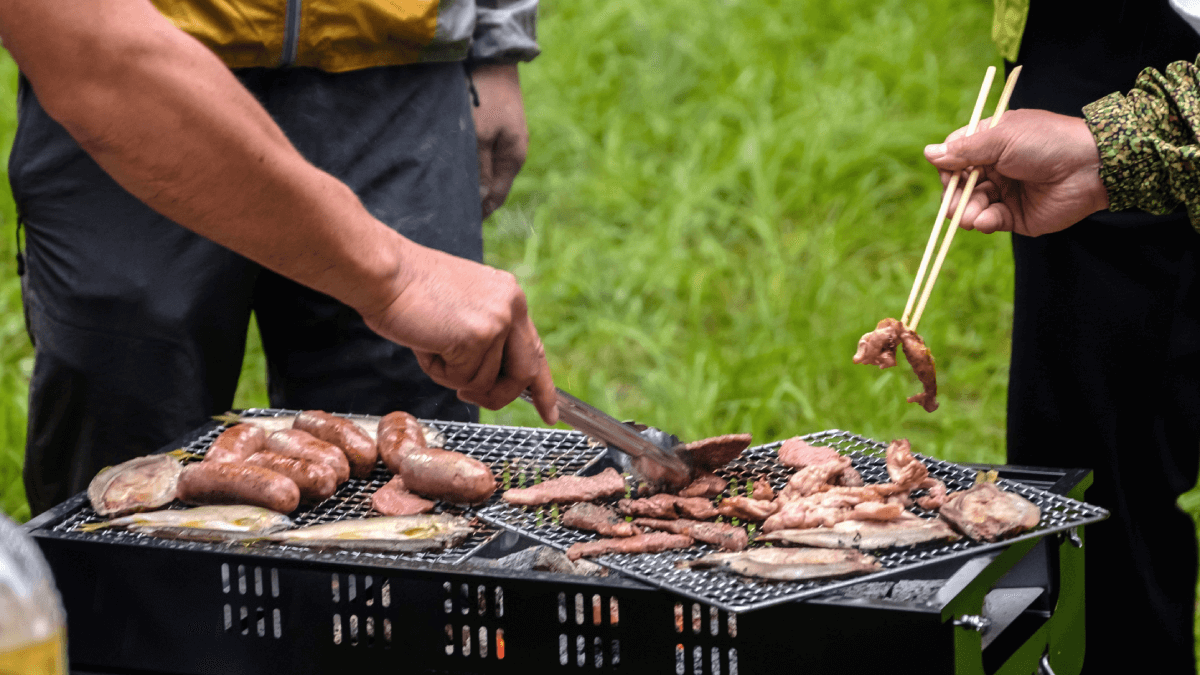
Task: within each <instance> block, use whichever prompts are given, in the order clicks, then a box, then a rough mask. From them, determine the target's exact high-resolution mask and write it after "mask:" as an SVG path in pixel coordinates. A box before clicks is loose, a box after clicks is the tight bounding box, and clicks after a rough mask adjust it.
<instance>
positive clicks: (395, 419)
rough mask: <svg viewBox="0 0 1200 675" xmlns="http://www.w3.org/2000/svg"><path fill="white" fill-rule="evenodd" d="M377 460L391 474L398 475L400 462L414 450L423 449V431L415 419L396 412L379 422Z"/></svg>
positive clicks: (400, 411) (401, 411)
mask: <svg viewBox="0 0 1200 675" xmlns="http://www.w3.org/2000/svg"><path fill="white" fill-rule="evenodd" d="M376 436H377V437H378V438H379V458H380V459H382V460H383V463H384V464H386V465H387V468H388V470H389V471H391V472H392V473H395V474H398V473H400V460H401V459H403V457H404V456H405V455H407V454H408V453H410V452H412V451H413V450H414V449H416V448H424V447H425V430H424V429H422V428H421V423H420V422H418V421H417V418H415V417H413V416H412V415H410V414H408V413H406V412H404V411H403V410H397V411H396V412H394V413H389V414H387V415H384V416H383V419H381V420H379V431H378V433H376Z"/></svg>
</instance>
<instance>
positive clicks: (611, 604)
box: [608, 596, 621, 626]
mask: <svg viewBox="0 0 1200 675" xmlns="http://www.w3.org/2000/svg"><path fill="white" fill-rule="evenodd" d="M608 622H609V623H610V624H612V625H614V626H616V625H617V624H619V623H621V608H620V604H619V603H618V602H617V598H616V597H615V596H614V597H611V598H609V599H608Z"/></svg>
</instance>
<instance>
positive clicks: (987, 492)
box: [940, 482, 1042, 541]
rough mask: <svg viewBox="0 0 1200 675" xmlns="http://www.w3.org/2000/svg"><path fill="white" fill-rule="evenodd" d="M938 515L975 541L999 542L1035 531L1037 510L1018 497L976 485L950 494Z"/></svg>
mask: <svg viewBox="0 0 1200 675" xmlns="http://www.w3.org/2000/svg"><path fill="white" fill-rule="evenodd" d="M940 513H941V515H942V517H943V518H945V519H946V520H948V521H949V522H950V524H951V525H953V526H954V529H956V530H958V531H959V532H962V533H963V534H965V535H967V536H968V537H970V538H972V539H974V540H975V541H999V540H1001V539H1007V538H1008V537H1012V536H1016V535H1018V534H1020V533H1022V532H1024V531H1025V530H1028V529H1031V528H1033V527H1036V526H1037V524H1038V522H1039V521H1040V520H1041V515H1042V514H1041V509H1039V508H1038V507H1037V505H1036V504H1034V503H1033V502H1031V501H1029V500H1028V499H1025V498H1024V497H1022V496H1021V495H1018V494H1016V493H1013V492H1008V491H1006V490H1002V489H1000V487H998V486H997V485H996V484H995V483H989V482H980V483H976V484H975V486H974V487H972V488H971V489H969V490H962V491H959V492H955V493H953V494H951V495H950V496H949V497H948V498H947V499H946V503H945V504H943V505H942V508H941V510H940Z"/></svg>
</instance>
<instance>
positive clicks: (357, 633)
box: [26, 410, 1105, 675]
mask: <svg viewBox="0 0 1200 675" xmlns="http://www.w3.org/2000/svg"><path fill="white" fill-rule="evenodd" d="M251 412H253V413H254V414H261V415H285V414H292V411H276V410H270V411H251ZM426 423H427V424H429V425H431V426H434V427H435V428H437V429H439V430H440V431H442V432H443V433H444V434H445V436H446V447H447V448H449V449H454V450H458V451H460V452H465V453H467V454H469V455H471V456H473V457H476V458H477V459H480V460H482V461H484V462H485V463H488V464H489V465H490V466H492V468H493V470H494V471H495V472H496V473H497V475H498V476H504V477H505V479H506V480H507V481H508V482H509V484H510V486H514V487H515V486H518V485H520V484H521V483H522V482H524V483H532V482H534V481H535V480H540V479H544V478H547V477H551V476H553V475H563V474H564V473H592V472H595V471H599V470H601V468H603V466H604V465H605V463H606V462H607V461H609V458H608V457H607V456H606V454H605V453H604V451H603V450H601V449H596V448H594V447H593V446H592V445H590V444H589V443H588V439H586V438H585V437H584V436H582V435H581V434H578V433H577V432H570V431H561V430H554V429H529V428H518V427H503V426H493V425H480V424H458V423H445V422H426ZM219 431H220V427H219V426H218V425H216V424H210V425H206V426H205V427H204V428H201V429H199V430H197V431H196V432H195V433H194V434H193V436H192V438H190V439H189V441H190V442H188V443H187V444H186V447H187V449H189V450H191V451H193V452H196V453H202V452H203V451H204V450H206V448H207V446H208V444H209V443H211V441H212V440H213V439H214V438H215V437H216V435H217V434H218V433H219ZM838 434H840V436H838ZM830 435H832V436H836V437H837V438H838V439H840V440H839V442H838V444H839V447H840V448H841V449H842V450H843V451H845V450H852V451H858V454H856V455H855V463H856V466H858V467H859V468H860V471H862V470H863V469H864V468H868V465H869V464H870V456H871V453H870V452H869V451H870V450H874V449H877V447H878V444H874V443H872V442H871V441H867V440H866V439H860V438H858V437H854V436H852V435H850V434H845V433H844V432H823V435H815V436H813V437H809V439H810V440H813V441H815V442H828V441H827V440H826V441H821V440H818V438H817V437H818V436H821V437H822V438H823V437H824V436H830ZM846 443H850V444H865V447H864V448H862V449H859V448H848V447H847V446H846V445H845V444H846ZM773 447H775V446H766V447H765V448H752V449H751V450H749V451H747V456H746V458H745V459H744V461H741V462H740V463H739V464H738V465H735V466H734V467H733V468H731V469H730V473H731V474H736V475H734V476H733V477H735V478H740V477H741V475H740V474H737V472H738V471H742V470H745V471H759V470H760V469H764V468H766V467H764V466H755V465H753V462H762V461H768V458H769V457H770V455H771V454H772V453H771V452H770V450H771V449H772V448H773ZM168 449H170V448H168ZM926 461H927V463H930V464H933V465H934V466H931V469H932V472H933V473H934V474H935V475H937V476H938V477H940V478H943V479H945V477H944V475H943V474H944V473H947V472H950V473H953V471H960V472H967V473H970V474H971V475H973V472H971V471H969V470H967V469H965V468H963V467H955V466H954V465H945V466H941V465H942V464H945V463H935V462H932V461H930V460H926ZM747 462H749V463H750V464H747ZM743 465H745V466H743ZM863 473H864V478H866V479H867V480H868V481H869V482H871V481H874V480H875V477H874V476H872V475H871V474H870V473H869V471H863ZM756 475H761V473H759V474H756ZM771 475H772V482H773V483H775V484H776V485H777V486H779V485H781V484H782V483H781V481H782V479H783V477H784V474H783V473H779V472H776V473H772V474H771ZM1002 476H1003V477H1004V478H1007V479H1010V480H1012V481H1018V482H1019V483H1014V482H1009V483H1006V484H1005V487H1008V488H1010V489H1011V488H1014V487H1016V488H1017V489H1018V490H1019V491H1022V493H1023V494H1026V492H1025V491H1026V490H1029V489H1030V487H1026V486H1033V487H1037V488H1040V489H1037V490H1036V491H1035V492H1034V493H1032V494H1034V496H1035V497H1038V498H1041V499H1049V500H1050V501H1052V502H1055V503H1057V502H1056V501H1055V500H1057V499H1059V498H1060V497H1061V496H1066V497H1069V498H1071V499H1067V500H1065V502H1069V503H1071V504H1079V502H1077V501H1075V500H1079V499H1082V494H1083V490H1084V489H1085V488H1086V487H1087V485H1088V484H1090V480H1091V478H1090V473H1089V472H1086V471H1082V470H1075V471H1064V472H1052V471H1044V470H1017V469H1006V470H1005V471H1003V472H1002ZM388 477H389V476H388V475H387V472H386V471H384V470H382V469H379V470H377V471H376V473H374V474H372V475H371V476H370V477H369V478H368V479H362V480H358V479H351V481H350V483H348V484H346V485H344V486H342V488H340V489H339V491H338V493H337V494H335V495H334V496H333V497H331V498H330V499H329V500H326V501H325V502H322V503H321V504H317V505H315V506H312V507H306V508H304V509H302V510H301V511H300V512H298V513H297V514H293V518H294V520H296V521H297V524H299V525H304V524H312V523H318V522H331V521H335V520H341V519H345V518H354V517H361V516H364V515H367V514H368V512H369V508H370V507H369V495H370V494H371V492H372V491H373V490H374V489H375V488H377V487H379V486H380V485H382V484H383V483H384V482H386V480H387V479H388ZM952 489H953V487H952ZM1026 496H1027V497H1029V494H1026ZM1034 501H1037V499H1035V500H1034ZM507 508H508V507H505V506H503V505H501V504H500V503H499V502H498V498H497V497H493V499H492V500H491V502H490V503H489V505H486V506H485V507H484V508H483V509H481V510H466V511H465V512H462V511H460V512H462V513H465V514H466V515H468V516H470V515H482V516H483V517H484V519H485V520H486V521H490V522H491V523H500V524H499V525H487V524H486V522H485V523H484V524H482V526H481V527H480V528H479V531H478V532H477V533H476V534H475V535H474V536H472V537H471V538H470V539H468V541H467V542H465V543H464V544H463V545H462V546H459V547H457V548H456V549H453V550H447V551H443V552H440V553H413V554H372V553H353V552H314V551H311V550H308V549H304V548H299V547H289V546H282V545H255V546H243V545H237V544H211V543H198V542H175V541H170V540H164V539H158V538H154V537H148V536H144V535H135V534H130V533H124V532H117V531H106V530H100V531H96V532H91V533H88V532H83V531H81V530H80V527H81V526H82V525H84V524H86V523H89V522H95V521H96V520H98V518H97V516H96V515H95V513H94V512H93V511H92V510H91V508H90V506H89V505H88V504H87V500H86V496H84V495H77V496H76V497H74V498H72V499H71V500H68V501H67V502H65V503H63V504H61V505H59V506H58V507H56V508H55V509H52V510H51V511H49V512H47V513H45V514H42V515H41V516H39V517H38V518H36V519H34V520H33V521H31V522H30V523H29V524H28V525H27V526H26V527H27V529H28V530H29V531H30V532H31V534H32V535H33V536H34V537H35V539H36V540H37V541H38V543H39V544H40V545H41V547H42V550H43V552H44V553H45V555H46V557H47V559H48V560H49V562H50V564H51V566H52V568H53V569H54V573H55V578H56V581H57V583H58V586H59V589H60V592H61V594H62V596H63V600H64V604H65V606H66V609H67V614H68V622H69V623H68V643H69V653H70V659H71V664H72V669H73V672H75V673H79V674H83V673H89V674H90V673H97V674H101V673H102V674H104V675H109V674H130V675H151V674H158V673H161V674H163V675H209V674H217V673H220V674H226V673H294V674H297V675H305V674H310V673H311V674H313V675H317V674H325V673H352V672H446V673H509V672H520V673H530V672H533V673H542V672H630V673H641V672H646V673H677V674H678V675H683V674H685V673H694V674H697V675H698V674H700V673H712V674H718V673H720V674H729V675H737V674H738V673H760V672H776V671H785V670H787V671H795V672H813V673H821V672H839V673H842V672H857V671H858V670H866V669H867V668H871V669H876V668H880V667H886V668H887V669H888V670H889V671H894V672H900V673H904V672H914V673H916V672H921V673H939V672H945V673H983V672H986V673H1008V672H1013V673H1017V672H1024V673H1028V672H1033V670H1034V669H1035V668H1037V667H1038V665H1037V664H1038V663H1039V662H1044V665H1045V666H1046V667H1047V669H1048V670H1047V672H1054V670H1053V669H1057V670H1058V672H1074V670H1077V668H1078V665H1077V664H1078V662H1079V661H1080V660H1081V658H1082V599H1083V586H1082V569H1083V553H1084V551H1083V548H1082V541H1083V537H1082V531H1081V530H1080V529H1079V526H1080V525H1083V524H1087V523H1091V522H1095V520H1098V519H1100V518H1103V517H1104V515H1105V514H1104V513H1103V511H1102V510H1099V509H1095V508H1094V507H1088V506H1087V505H1082V504H1080V505H1079V506H1072V507H1071V508H1072V509H1075V511H1072V512H1070V513H1067V515H1066V516H1064V518H1063V519H1062V521H1061V522H1055V523H1054V524H1053V525H1052V526H1051V527H1049V528H1043V527H1039V530H1038V531H1037V532H1035V533H1034V534H1032V535H1028V536H1026V537H1024V538H1022V539H1021V540H1019V541H1015V542H1012V543H1009V544H1007V545H1004V546H990V547H984V546H979V547H978V548H977V549H976V550H971V549H970V547H967V548H966V549H961V548H960V549H953V548H952V547H946V550H944V551H938V550H930V551H925V552H923V553H917V554H916V558H917V559H916V560H911V561H906V560H900V561H899V562H897V563H895V564H889V563H887V562H885V564H888V566H889V567H890V568H891V569H890V570H889V571H890V572H891V573H892V574H891V575H890V576H886V577H884V576H880V575H873V576H872V579H873V580H866V581H864V579H865V578H860V579H858V580H856V581H853V582H828V586H826V587H822V588H805V589H783V588H781V587H779V588H777V586H781V585H776V584H764V583H761V582H750V583H751V585H753V586H755V587H759V586H762V587H765V588H758V589H757V590H755V591H754V593H756V594H758V595H755V596H754V597H753V598H752V599H751V600H750V604H745V601H744V600H743V599H735V601H729V600H727V599H724V598H722V597H719V596H716V595H712V594H706V593H707V591H705V590H704V589H703V588H700V589H697V588H695V587H685V586H682V585H679V584H678V583H677V582H676V581H672V580H671V579H669V578H667V577H665V576H664V577H663V578H658V577H655V576H654V575H655V574H656V571H655V570H654V569H650V570H642V569H635V568H634V567H633V566H631V565H629V564H628V561H619V560H618V561H611V560H606V559H605V560H602V561H603V562H606V563H608V564H610V565H612V566H614V567H618V568H620V569H622V570H624V571H623V572H622V573H617V574H613V575H610V576H608V577H596V578H593V577H575V576H567V575H558V574H549V573H543V572H531V571H510V570H504V569H498V568H494V567H482V566H475V565H473V564H472V561H473V560H475V559H494V558H498V557H501V556H503V555H505V554H507V553H510V552H513V551H516V550H520V549H523V548H527V547H529V546H531V545H533V544H535V543H537V542H538V540H539V539H545V538H546V535H547V533H550V532H555V531H556V530H562V529H565V528H561V527H560V526H559V525H557V523H556V522H555V514H554V513H552V512H550V511H547V510H543V512H542V513H541V515H540V516H539V515H538V514H537V513H536V511H535V512H533V513H530V512H521V516H520V517H521V518H525V519H527V522H526V523H524V524H518V525H513V524H510V523H504V522H501V519H500V518H499V515H498V514H500V515H502V514H503V512H504V510H505V509H507ZM560 545H561V544H560ZM937 548H938V547H932V549H937ZM910 553H912V552H910ZM696 554H699V553H698V552H697V553H696ZM889 555H890V554H889ZM617 557H627V556H609V558H617ZM883 558H885V556H881V559H883ZM651 567H653V566H651ZM692 574H695V573H692ZM647 579H649V580H651V581H654V582H655V584H654V585H651V584H648V583H646V580H647ZM704 583H705V584H709V585H713V586H722V585H724V586H726V587H729V585H730V584H731V583H738V584H741V583H744V582H742V581H741V580H737V579H733V578H731V577H726V576H724V575H722V576H721V578H720V579H716V580H709V581H706V582H704ZM663 587H667V588H670V590H665V589H664V588H663ZM764 594H765V595H764ZM698 595H699V596H700V597H699V598H698V597H697V596H698ZM801 597H804V598H807V599H803V600H800V599H798V598H801ZM698 600H702V601H698ZM735 603H742V604H743V605H745V607H746V608H744V609H741V611H740V612H730V611H728V609H726V608H723V606H726V607H727V606H731V605H732V606H738V605H736V604H735ZM898 655H904V656H898ZM801 669H803V670H801Z"/></svg>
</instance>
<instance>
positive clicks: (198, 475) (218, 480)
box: [175, 462, 300, 513]
mask: <svg viewBox="0 0 1200 675" xmlns="http://www.w3.org/2000/svg"><path fill="white" fill-rule="evenodd" d="M175 496H176V497H178V498H179V500H180V501H182V502H185V503H187V504H245V505H248V506H261V507H263V508H266V509H271V510H272V511H276V512H279V513H291V512H292V511H295V510H296V507H297V506H299V505H300V488H298V487H296V483H295V481H293V480H292V479H291V478H288V477H287V476H284V475H283V474H280V473H275V472H274V471H271V470H270V469H264V468H262V467H261V466H251V465H249V464H232V463H228V462H195V463H193V464H189V465H187V466H185V467H183V472H182V473H180V474H179V487H178V488H177V490H176V492H175Z"/></svg>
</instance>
